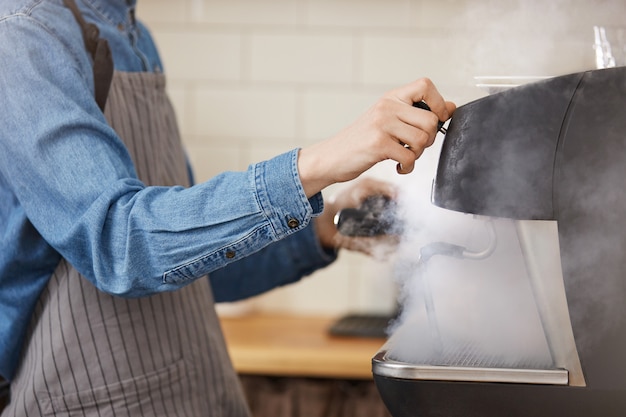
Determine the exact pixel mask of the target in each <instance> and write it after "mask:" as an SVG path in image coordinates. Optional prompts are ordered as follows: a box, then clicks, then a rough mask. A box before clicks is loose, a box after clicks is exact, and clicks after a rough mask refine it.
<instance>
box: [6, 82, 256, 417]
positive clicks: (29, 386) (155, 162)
mask: <svg viewBox="0 0 626 417" xmlns="http://www.w3.org/2000/svg"><path fill="white" fill-rule="evenodd" d="M105 116H106V118H107V120H108V122H109V123H110V125H111V126H112V127H113V128H114V129H115V130H116V132H117V133H118V135H119V136H120V137H121V138H122V139H123V141H124V143H125V145H126V147H127V148H128V150H129V152H130V154H131V156H132V159H133V161H134V164H135V168H136V170H137V174H138V175H139V178H140V179H141V180H142V181H144V182H145V183H146V184H148V185H165V186H168V185H175V184H178V185H184V186H187V185H188V175H187V171H186V164H185V158H184V154H183V150H182V146H181V143H180V140H179V136H178V128H177V126H176V121H175V117H174V113H173V110H172V107H171V105H170V102H169V100H168V99H167V96H166V93H165V77H164V76H163V75H162V74H150V73H126V72H116V73H115V74H114V76H113V82H112V84H111V89H110V93H109V98H108V102H107V105H106V111H105ZM48 415H53V416H129V417H137V416H180V417H185V416H233V417H237V416H249V410H248V407H247V405H246V403H245V400H244V396H243V394H242V390H241V386H240V383H239V380H238V378H237V375H236V373H235V372H234V370H233V367H232V364H231V362H230V359H229V357H228V353H227V351H226V347H225V342H224V338H223V335H222V332H221V329H220V324H219V321H218V317H217V315H216V313H215V309H214V305H213V298H212V294H211V289H210V286H209V282H208V279H200V280H198V281H196V282H195V283H193V284H191V285H188V286H186V287H184V288H182V289H181V290H179V291H175V292H170V293H163V294H158V295H155V296H151V297H145V298H140V299H123V298H118V297H114V296H111V295H108V294H105V293H102V292H100V291H98V290H97V289H96V288H95V287H94V286H93V285H92V284H91V283H90V282H89V281H88V280H87V279H85V278H84V277H82V276H81V275H80V274H79V273H78V272H77V271H76V270H75V269H74V268H73V267H72V266H71V265H70V264H69V263H67V262H66V261H65V260H63V261H61V263H60V264H59V265H58V267H57V268H56V270H55V272H54V274H53V275H52V278H51V279H50V282H49V284H48V286H47V288H46V289H45V290H44V291H43V293H42V295H41V297H40V299H39V302H38V304H37V306H36V309H35V312H34V315H33V317H32V321H31V324H30V327H29V330H28V336H27V340H26V344H25V347H24V349H23V353H22V359H21V363H20V366H19V369H18V372H17V375H16V376H15V378H14V380H13V381H12V382H11V401H10V403H9V404H8V405H7V407H6V409H5V410H4V412H3V413H2V417H6V416H48Z"/></svg>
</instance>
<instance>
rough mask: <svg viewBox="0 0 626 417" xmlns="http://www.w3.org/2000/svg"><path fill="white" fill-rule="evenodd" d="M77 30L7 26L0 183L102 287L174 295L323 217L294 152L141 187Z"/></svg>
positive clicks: (2, 35)
mask: <svg viewBox="0 0 626 417" xmlns="http://www.w3.org/2000/svg"><path fill="white" fill-rule="evenodd" d="M74 26H75V25H56V26H55V29H54V30H51V29H50V28H48V27H45V26H42V24H41V23H40V22H37V21H34V20H33V19H31V18H29V17H28V16H21V15H20V16H16V17H14V18H11V19H5V20H3V21H0V91H3V92H10V94H4V95H3V99H2V100H0V114H1V115H2V123H0V175H2V176H3V177H4V178H5V180H6V182H7V184H8V187H10V189H11V191H12V192H13V193H14V195H15V196H16V198H17V200H18V201H19V204H20V206H21V208H22V209H23V210H24V212H25V213H26V215H27V217H28V219H29V220H30V222H31V223H32V224H33V226H34V227H35V228H36V229H37V231H38V232H39V233H40V234H41V236H42V237H43V238H44V239H45V240H46V242H48V243H49V244H50V245H51V246H52V247H53V248H54V249H55V250H56V251H57V252H58V253H60V254H61V255H62V256H63V257H64V258H66V259H67V260H68V261H69V262H70V263H71V264H72V265H73V266H74V267H75V268H76V269H77V270H78V271H79V272H80V273H81V274H83V275H84V276H85V277H87V279H89V280H90V281H91V282H93V283H94V285H96V286H97V287H98V288H100V289H101V290H103V291H105V292H108V293H111V294H117V295H122V296H129V297H138V296H144V295H148V294H152V293H156V292H161V291H169V290H175V289H177V288H180V287H181V286H183V285H186V284H188V283H190V282H191V281H193V280H194V279H197V278H200V277H202V276H204V275H206V274H208V273H211V272H213V271H216V270H219V269H222V268H225V267H227V266H228V265H230V264H232V263H236V262H238V261H240V260H242V259H245V258H246V257H248V256H250V255H253V254H255V253H258V252H259V251H260V250H262V249H263V248H265V247H267V246H268V245H269V244H270V243H273V242H277V241H279V240H281V239H284V238H286V237H288V236H292V235H294V234H296V233H297V232H298V231H301V230H303V229H306V228H307V226H308V225H309V224H310V221H311V218H312V217H313V216H315V215H317V214H319V213H320V212H321V210H322V209H323V203H322V199H321V195H319V194H318V195H316V196H314V197H313V198H311V199H307V197H306V196H305V194H304V192H303V189H302V184H301V183H300V179H299V176H298V172H297V157H298V150H297V149H294V150H292V151H290V152H287V153H285V154H283V155H279V156H277V157H276V158H273V159H271V160H268V161H264V162H261V163H258V164H254V165H251V166H250V167H249V168H248V170H247V171H245V172H226V173H223V174H221V175H219V176H217V177H215V178H213V179H211V180H209V181H207V182H204V183H201V184H197V185H195V186H192V187H189V188H183V187H158V186H146V185H145V184H143V183H142V182H141V181H140V180H139V179H138V178H137V176H136V173H135V170H134V168H133V164H132V161H131V159H130V157H129V155H128V152H127V150H126V148H125V147H124V145H123V143H122V142H121V140H120V138H119V137H117V135H116V134H115V132H114V131H113V130H112V129H111V128H110V127H109V126H108V125H107V123H106V121H105V120H104V117H103V115H102V113H101V112H100V111H99V109H98V107H97V105H96V104H95V102H94V100H93V92H92V88H93V87H92V85H93V83H92V80H91V79H90V77H91V66H90V64H89V62H88V60H87V58H86V54H84V50H83V48H84V46H83V45H82V38H81V35H80V32H77V33H64V32H65V31H72V30H75V31H77V29H76V28H75V27H74ZM16 46H17V47H16ZM22 48H27V50H26V49H22ZM302 236H305V235H302ZM296 240H298V238H294V242H295V241H296ZM286 267H289V268H293V267H294V264H293V263H288V264H287V266H286ZM304 269H305V270H306V269H307V268H304ZM268 272H269V271H268ZM249 279H257V276H255V275H250V278H249ZM258 279H263V278H258Z"/></svg>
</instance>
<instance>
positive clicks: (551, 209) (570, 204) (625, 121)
mask: <svg viewBox="0 0 626 417" xmlns="http://www.w3.org/2000/svg"><path fill="white" fill-rule="evenodd" d="M625 104H626V68H624V67H620V68H612V69H605V70H594V71H588V72H583V73H577V74H571V75H566V76H562V77H555V78H551V79H547V80H542V81H539V82H535V83H532V84H527V85H524V86H521V87H516V88H513V89H511V90H507V91H503V92H501V93H497V94H494V95H491V96H488V97H485V98H482V99H479V100H476V101H474V102H471V103H468V104H466V105H464V106H461V107H459V108H458V109H457V111H456V112H455V114H454V117H453V119H452V121H451V123H450V125H449V127H448V132H447V135H446V138H445V141H444V144H443V148H442V151H441V155H440V160H439V166H438V170H437V176H436V179H435V181H434V187H433V203H434V204H435V205H437V206H440V207H443V208H446V209H450V210H454V211H458V212H463V213H472V214H476V215H481V216H492V217H496V218H508V219H514V220H519V222H518V231H517V232H518V236H519V239H520V242H521V246H522V250H523V252H524V257H525V258H526V268H527V270H528V273H529V277H530V278H529V279H530V281H531V284H532V287H533V292H534V295H535V302H536V304H537V309H538V310H539V314H540V315H541V321H542V324H543V327H544V329H543V330H544V332H545V333H546V338H547V339H548V342H549V344H550V350H551V354H552V358H553V363H554V367H553V369H540V370H532V369H530V370H528V369H521V370H520V369H488V370H487V371H486V372H483V370H481V369H480V368H474V369H468V368H464V367H461V369H454V367H445V366H444V367H442V366H434V367H429V366H428V364H410V363H397V362H394V361H393V360H391V359H389V358H388V357H387V351H386V348H385V347H383V349H382V350H381V351H380V352H379V353H378V354H377V355H376V357H375V358H374V359H373V373H374V379H375V381H376V384H377V386H378V389H379V392H380V394H381V397H382V398H383V400H384V401H385V403H386V404H387V406H388V408H389V410H390V411H391V413H392V415H394V416H395V417H401V416H442V417H443V416H445V417H456V416H459V417H460V416H463V417H473V416H476V417H479V416H480V417H488V416H494V417H496V416H503V415H506V416H520V417H530V416H564V415H567V416H569V417H579V416H580V417H583V416H600V415H601V416H603V417H612V416H615V417H617V416H624V415H626V218H625V216H624V214H626V191H625V190H624V189H623V188H624V185H623V183H624V181H625V179H626V111H625V110H624V109H625V108H626V106H625ZM542 220H545V221H551V222H541V221H542ZM537 221H538V222H537ZM535 223H536V224H537V225H535ZM542 223H551V224H553V226H554V228H553V230H552V231H551V232H550V231H547V230H544V232H545V233H547V234H550V233H552V234H554V235H555V240H557V244H556V249H555V246H554V245H552V246H550V245H548V246H547V247H543V246H542V242H543V240H542V237H541V232H540V233H539V234H536V233H535V232H536V231H537V230H541V229H542V228H544V226H541V224H542ZM553 226H548V228H550V227H553ZM536 228H537V230H535V229H536ZM556 236H558V239H556ZM392 340H393V335H392V336H391V337H390V341H392ZM468 372H469V375H470V376H467V375H468Z"/></svg>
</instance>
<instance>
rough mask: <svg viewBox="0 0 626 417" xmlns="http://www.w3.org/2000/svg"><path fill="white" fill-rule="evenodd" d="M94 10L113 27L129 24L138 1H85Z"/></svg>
mask: <svg viewBox="0 0 626 417" xmlns="http://www.w3.org/2000/svg"><path fill="white" fill-rule="evenodd" d="M83 1H84V3H85V4H86V5H88V6H89V7H90V8H91V9H92V10H94V11H95V12H96V13H97V14H99V15H100V16H101V17H102V18H103V19H105V20H108V21H109V22H110V23H112V24H113V25H118V24H120V23H121V24H124V23H126V22H128V16H129V12H130V11H131V10H134V9H135V6H136V4H137V0H83Z"/></svg>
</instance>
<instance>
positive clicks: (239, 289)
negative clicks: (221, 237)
mask: <svg viewBox="0 0 626 417" xmlns="http://www.w3.org/2000/svg"><path fill="white" fill-rule="evenodd" d="M314 229H315V228H314V227H313V226H312V225H309V226H308V227H307V228H305V229H304V230H302V231H300V232H298V233H295V234H293V235H291V236H289V237H287V238H285V239H282V240H280V241H277V242H275V243H272V244H271V245H269V246H267V247H265V248H263V249H262V250H260V251H259V252H257V253H255V254H254V255H251V256H248V257H246V258H244V259H242V260H240V261H239V262H234V263H232V264H229V265H228V266H226V267H224V268H221V269H218V270H217V271H215V272H213V273H212V274H211V275H210V276H209V281H210V282H211V287H212V288H213V296H214V298H215V301H216V302H224V301H237V300H240V299H243V298H247V297H251V296H254V295H258V294H261V293H263V292H265V291H268V290H270V289H272V288H275V287H278V286H282V285H286V284H290V283H293V282H295V281H298V280H299V279H300V278H302V277H304V276H307V275H309V274H311V273H312V272H314V271H316V270H318V269H320V268H323V267H325V266H327V265H328V264H330V263H331V262H333V261H334V260H335V259H336V257H337V255H336V253H335V251H328V250H325V249H324V248H322V247H321V246H320V244H319V240H318V239H317V235H316V234H315V230H314Z"/></svg>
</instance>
